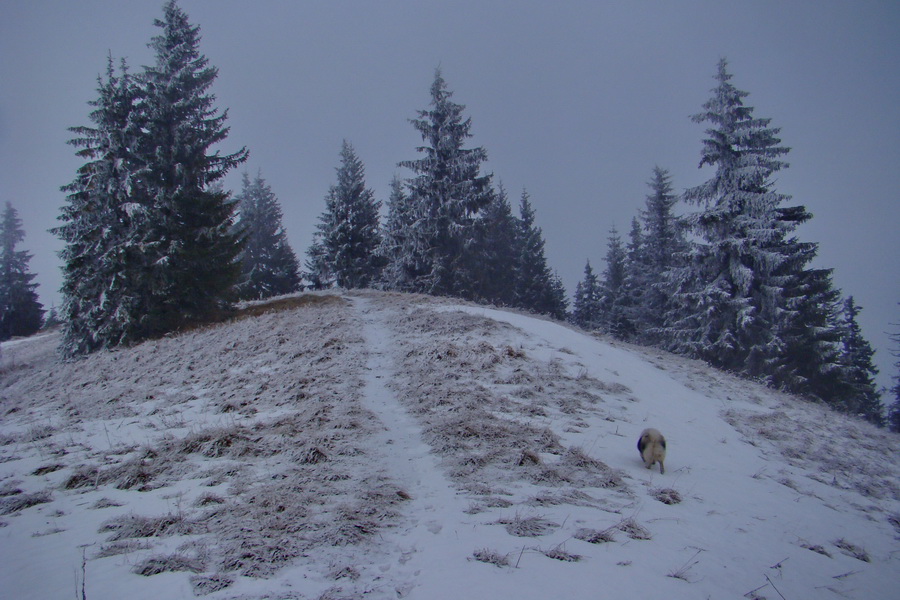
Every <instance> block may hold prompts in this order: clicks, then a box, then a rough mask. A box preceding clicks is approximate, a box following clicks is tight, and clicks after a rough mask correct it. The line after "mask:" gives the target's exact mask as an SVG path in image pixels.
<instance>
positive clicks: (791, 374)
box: [770, 206, 842, 401]
mask: <svg viewBox="0 0 900 600" xmlns="http://www.w3.org/2000/svg"><path fill="white" fill-rule="evenodd" d="M778 213H779V218H780V219H782V220H784V221H789V222H790V223H792V224H793V226H796V225H798V224H800V223H804V222H806V221H808V220H809V219H810V218H812V215H811V214H810V213H809V212H807V211H806V209H805V208H804V207H802V206H796V207H789V208H782V209H778ZM817 252H818V244H815V243H810V242H799V241H797V240H796V239H793V238H786V239H784V240H783V244H782V253H783V255H784V257H785V260H784V262H783V263H782V265H781V267H779V269H778V270H777V272H776V274H778V275H781V276H783V277H784V282H783V286H782V289H781V300H782V303H783V306H784V311H783V313H782V318H781V319H780V320H779V321H778V322H777V323H776V332H777V337H778V339H779V340H780V343H781V348H782V351H781V354H780V356H778V357H776V360H775V361H774V365H773V368H772V372H771V376H770V380H771V382H772V383H773V384H774V385H776V386H778V387H781V388H784V389H786V390H789V391H791V392H793V393H796V394H800V395H803V396H806V397H809V398H812V399H815V400H819V401H827V400H828V399H829V398H830V397H831V396H832V395H833V394H834V390H835V389H837V388H838V387H839V386H840V381H841V377H842V370H841V364H840V352H841V348H840V340H841V337H842V336H841V331H842V326H841V324H840V290H838V289H836V288H835V287H834V285H833V283H832V270H831V269H820V268H815V269H814V268H811V267H810V266H809V263H810V262H811V261H812V260H813V259H814V258H815V256H816V253H817Z"/></svg>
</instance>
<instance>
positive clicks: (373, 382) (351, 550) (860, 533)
mask: <svg viewBox="0 0 900 600" xmlns="http://www.w3.org/2000/svg"><path fill="white" fill-rule="evenodd" d="M58 343H59V339H58V336H57V334H48V335H42V336H37V337H34V338H27V339H23V340H17V341H14V342H8V343H4V344H3V346H2V363H0V377H2V379H0V581H2V587H3V589H4V590H5V594H7V595H8V597H10V598H35V599H45V598H62V597H72V596H73V595H74V596H75V597H78V598H82V597H84V598H87V599H90V600H98V599H118V598H124V597H128V598H148V599H150V598H153V599H156V598H167V599H175V598H193V597H196V596H203V597H206V598H211V599H239V598H240V599H248V600H249V599H251V598H253V599H255V598H272V599H274V598H293V599H317V598H321V599H323V600H324V599H337V598H363V597H364V598H398V597H400V598H416V599H419V598H421V599H444V598H446V599H453V598H516V599H535V600H546V599H549V598H588V597H591V598H595V597H608V598H636V597H650V596H653V597H665V598H673V599H681V598H684V599H688V598H691V599H694V598H707V597H711V598H741V597H746V598H756V599H761V598H786V599H789V600H796V599H800V598H813V597H815V598H859V599H870V598H888V597H892V595H893V594H894V593H895V591H896V589H897V587H898V586H900V568H898V567H900V552H898V550H900V544H898V539H900V461H898V456H900V452H898V451H900V440H898V436H896V435H894V434H890V433H888V432H885V431H883V430H879V429H877V428H875V427H873V426H871V425H869V424H868V423H865V422H862V421H859V420H856V419H853V418H850V417H847V416H845V415H840V414H837V413H834V412H831V411H829V410H827V409H825V408H824V407H821V406H818V405H815V404H811V403H809V402H805V401H803V400H800V399H798V398H796V397H793V396H790V395H786V394H782V393H779V392H777V391H773V390H771V389H768V388H765V387H763V386H761V385H757V384H755V383H752V382H748V381H746V380H742V379H738V378H735V377H732V376H730V375H728V374H725V373H721V372H718V371H715V370H713V369H710V368H708V367H706V366H705V365H703V364H702V363H699V362H696V361H691V360H687V359H684V358H682V357H677V356H672V355H669V354H666V353H664V352H660V351H656V350H652V349H646V348H639V347H634V346H630V345H627V344H622V343H618V342H613V341H610V340H608V339H605V338H600V337H595V336H591V335H588V334H586V333H584V332H582V331H579V330H575V329H573V328H571V327H569V326H566V325H563V324H560V323H557V322H551V321H548V320H544V319H541V318H536V317H533V316H528V315H524V314H520V313H515V312H509V311H502V310H494V309H489V308H484V307H479V306H473V305H468V304H464V303H460V302H456V301H452V300H447V299H435V298H428V297H424V296H410V295H402V294H385V293H376V292H356V293H326V294H307V295H298V296H290V297H284V298H280V299H278V300H276V301H273V302H269V303H260V304H255V305H252V306H250V307H248V308H246V309H245V310H244V311H243V313H242V315H241V318H237V319H235V320H233V321H230V322H228V323H222V324H218V325H214V326H211V327H207V328H201V329H197V330H194V331H190V332H185V333H182V334H180V335H177V336H171V337H167V338H163V339H159V340H155V341H150V342H146V343H143V344H140V345H137V346H135V347H132V348H127V349H121V350H116V351H112V352H99V353H96V354H93V355H90V356H88V357H86V358H84V359H81V360H77V361H73V362H60V361H59V358H58V355H57V352H56V346H57V345H58ZM648 426H653V427H657V428H659V429H661V430H662V431H663V433H664V434H665V435H666V437H667V439H668V458H667V461H666V474H665V475H660V473H659V472H658V470H653V471H648V470H646V469H645V468H644V467H643V465H642V464H641V461H640V458H639V456H638V453H637V450H636V448H635V443H636V441H637V437H638V435H639V433H640V431H641V430H642V429H643V428H645V427H648Z"/></svg>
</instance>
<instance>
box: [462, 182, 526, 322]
mask: <svg viewBox="0 0 900 600" xmlns="http://www.w3.org/2000/svg"><path fill="white" fill-rule="evenodd" d="M518 233H519V232H518V223H517V220H516V217H515V216H514V215H513V213H512V208H511V207H510V205H509V198H508V196H507V194H506V190H505V189H504V188H503V185H502V184H500V185H499V186H498V188H497V191H496V193H494V194H493V197H492V199H491V201H490V202H488V204H487V206H485V207H484V209H482V211H481V216H480V218H479V219H478V220H477V221H476V222H475V238H474V244H473V249H472V256H473V257H474V258H475V261H476V264H475V265H473V268H472V272H473V274H474V275H475V278H476V280H475V282H474V286H473V290H474V292H475V298H474V299H475V300H478V301H482V302H491V303H494V304H498V305H501V306H513V305H514V303H515V300H516V280H517V278H518V270H517V268H516V263H517V260H518V250H517V249H518V247H519V246H518V241H519V240H518Z"/></svg>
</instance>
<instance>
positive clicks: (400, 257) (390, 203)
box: [311, 176, 418, 292]
mask: <svg viewBox="0 0 900 600" xmlns="http://www.w3.org/2000/svg"><path fill="white" fill-rule="evenodd" d="M414 220H415V212H414V207H413V206H412V203H411V202H410V198H409V196H407V195H406V193H405V192H404V191H403V181H402V180H401V179H400V178H399V177H396V176H395V177H394V178H393V179H392V180H391V193H390V196H388V200H387V217H386V219H385V223H384V227H383V228H382V238H381V248H380V249H379V251H378V254H379V256H380V257H381V259H382V262H383V264H384V269H383V270H382V272H381V281H380V286H381V287H383V288H384V289H388V290H395V291H404V292H410V291H413V289H412V281H413V277H414V274H415V273H416V272H417V271H418V267H417V265H416V264H415V257H416V253H415V251H414V248H413V247H412V246H413V241H414V238H413V236H412V227H413V222H414ZM311 270H315V269H311Z"/></svg>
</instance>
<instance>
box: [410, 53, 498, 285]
mask: <svg viewBox="0 0 900 600" xmlns="http://www.w3.org/2000/svg"><path fill="white" fill-rule="evenodd" d="M452 95H453V93H452V92H451V91H450V90H448V89H447V84H446V82H445V81H444V78H443V77H442V76H441V71H440V69H438V70H437V71H436V72H435V76H434V82H433V83H432V85H431V104H430V108H429V109H428V110H422V111H419V118H418V119H412V121H411V122H412V124H413V127H415V128H416V129H417V130H418V131H419V133H420V134H421V135H422V140H423V141H424V145H423V146H420V147H419V148H418V151H419V152H420V153H422V154H423V156H422V157H421V158H419V159H417V160H410V161H404V162H401V163H400V166H402V167H406V168H408V169H411V170H412V171H413V173H414V174H415V175H414V176H413V177H412V178H411V179H409V180H408V181H407V188H408V194H409V200H410V203H411V205H412V207H413V211H414V218H413V219H412V220H411V225H410V227H409V232H408V234H407V235H408V236H409V240H408V243H407V246H406V252H405V269H404V271H405V277H406V279H405V280H404V281H402V282H400V287H402V288H403V289H410V290H412V291H417V292H423V293H428V294H438V295H451V296H460V297H467V298H470V297H473V296H474V291H473V289H472V287H473V284H474V281H475V280H476V277H475V276H474V274H473V273H472V272H471V269H472V268H474V266H475V263H476V261H474V260H473V258H472V255H471V245H470V242H471V240H472V238H473V236H474V221H475V217H476V215H477V214H478V212H479V211H480V210H481V209H482V208H484V207H485V206H486V205H487V204H488V203H489V202H490V200H491V196H492V194H493V189H492V187H491V175H482V174H481V164H482V163H483V162H485V161H486V160H487V152H486V151H485V150H484V148H481V147H477V148H464V147H463V145H464V144H465V143H466V141H467V140H468V139H469V138H470V137H472V134H471V133H470V130H471V128H472V121H471V119H469V118H463V110H464V109H465V106H464V105H462V104H456V103H455V102H453V101H452V100H451V97H452Z"/></svg>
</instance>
